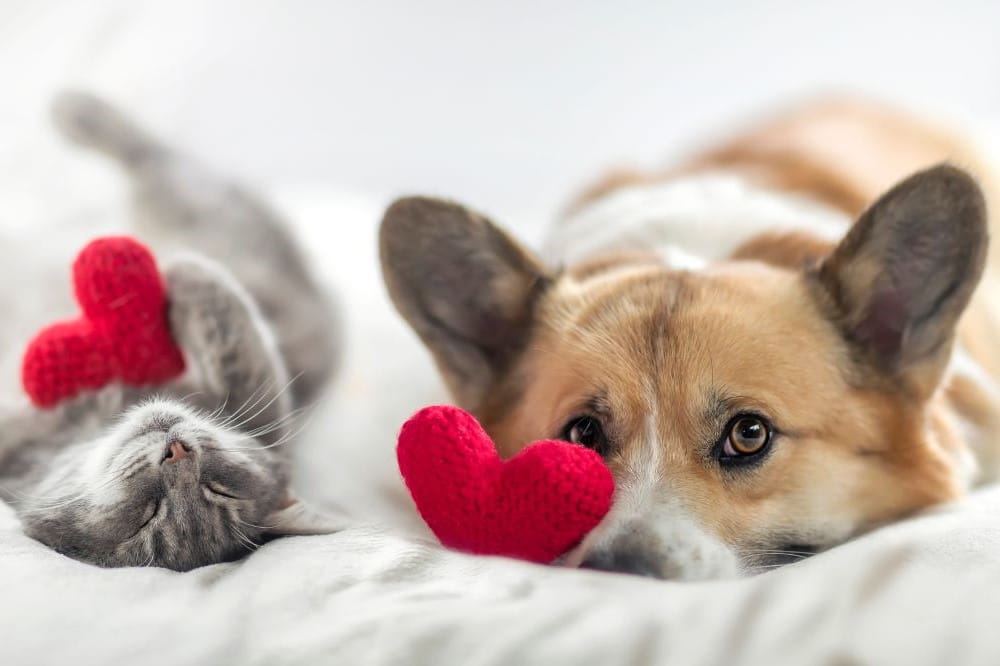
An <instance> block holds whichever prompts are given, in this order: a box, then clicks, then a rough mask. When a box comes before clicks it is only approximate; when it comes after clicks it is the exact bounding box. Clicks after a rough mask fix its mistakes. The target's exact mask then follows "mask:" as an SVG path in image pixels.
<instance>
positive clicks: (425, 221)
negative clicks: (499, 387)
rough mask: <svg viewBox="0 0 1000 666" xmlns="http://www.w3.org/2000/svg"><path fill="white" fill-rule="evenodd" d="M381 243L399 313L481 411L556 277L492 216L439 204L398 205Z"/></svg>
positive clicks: (462, 398) (411, 201)
mask: <svg viewBox="0 0 1000 666" xmlns="http://www.w3.org/2000/svg"><path fill="white" fill-rule="evenodd" d="M379 245H380V253H381V258H382V273H383V276H384V278H385V282H386V285H387V287H388V289H389V295H390V296H391V298H392V300H393V302H394V303H395V304H396V308H397V309H398V310H399V312H400V314H402V315H403V317H404V318H405V319H406V320H407V321H408V322H409V323H410V325H411V326H412V327H413V329H414V330H415V331H416V332H417V334H418V335H419V336H420V338H421V339H422V340H423V341H424V343H425V344H426V345H427V346H428V347H429V348H430V350H431V352H432V353H433V355H434V359H435V361H436V362H437V365H438V367H439V368H440V370H441V372H442V374H443V375H444V377H445V380H446V381H447V383H448V386H449V388H450V389H451V392H452V394H453V396H454V397H455V399H456V400H457V402H458V403H459V404H460V405H461V406H462V407H464V408H466V409H469V410H475V409H476V408H477V407H478V406H480V405H481V404H482V402H483V400H484V399H485V398H486V397H487V395H488V391H489V390H490V389H491V388H493V387H494V386H495V385H496V383H497V381H498V380H500V379H501V377H502V375H503V373H504V372H505V371H506V370H507V369H508V368H509V366H510V364H511V362H512V361H513V360H514V358H515V357H516V355H517V354H518V352H520V351H521V350H522V348H523V346H524V344H525V342H526V340H527V338H528V335H529V334H530V329H531V325H532V321H533V311H534V308H535V304H536V303H537V301H538V298H539V296H540V295H541V294H542V293H543V291H544V290H545V288H546V286H547V285H548V284H549V283H550V276H549V273H548V272H547V271H546V270H545V268H544V267H543V266H542V264H541V262H539V261H538V260H537V259H536V258H535V257H534V256H533V255H532V254H530V253H529V252H528V251H527V250H525V249H524V248H522V247H521V246H520V245H519V244H518V243H517V242H516V241H515V240H513V239H512V238H511V237H509V236H508V235H507V234H506V233H504V232H503V231H501V230H500V229H499V228H497V227H496V226H495V225H494V224H493V223H492V222H490V221H489V220H487V219H486V218H485V217H482V216H481V215H478V214H476V213H474V212H471V211H469V210H467V209H465V208H463V207H462V206H459V205H457V204H454V203H450V202H447V201H441V200H438V199H428V198H422V197H410V198H406V199H400V200H399V201H396V202H395V203H394V204H393V205H392V206H390V208H389V210H388V211H386V214H385V217H384V218H383V220H382V228H381V230H380V233H379Z"/></svg>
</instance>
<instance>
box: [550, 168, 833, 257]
mask: <svg viewBox="0 0 1000 666" xmlns="http://www.w3.org/2000/svg"><path fill="white" fill-rule="evenodd" d="M849 223H850V220H849V219H848V218H847V216H845V215H844V214H843V213H841V212H839V211H836V210H834V209H832V208H830V207H828V206H825V205H823V204H820V203H817V202H814V201H811V200H809V199H806V198H803V197H798V196H794V195H789V194H781V193H776V192H772V191H769V190H766V189H763V188H759V187H755V186H753V185H750V184H748V183H747V182H746V181H745V180H743V179H742V178H740V177H739V176H737V175H734V174H727V173H721V172H720V173H712V174H706V175H700V176H692V177H689V178H681V179H677V180H671V181H666V182H661V183H652V184H645V185H635V186H631V187H624V188H622V189H619V190H616V191H614V192H612V193H611V194H609V195H607V196H604V197H602V198H600V199H598V200H597V201H594V202H593V203H591V204H588V205H587V206H586V207H584V208H583V209H581V210H579V211H577V212H575V213H573V214H572V215H570V216H568V217H566V218H565V219H563V220H561V221H560V222H559V223H558V224H556V225H555V227H554V229H553V230H552V233H550V235H549V239H548V242H547V243H546V246H545V251H546V255H547V258H548V259H550V260H553V261H554V262H557V263H572V262H575V261H579V260H581V259H584V258H586V257H588V256H590V255H593V254H595V253H598V252H602V251H607V250H631V249H643V250H654V251H656V252H658V253H660V254H661V255H662V257H663V259H664V261H665V262H666V263H667V264H668V265H670V266H673V267H676V268H680V269H697V268H700V267H701V266H703V265H704V264H705V263H706V262H712V261H717V260H719V259H723V258H725V257H726V256H728V255H729V254H731V253H732V252H733V250H735V249H736V248H737V247H739V245H740V244H741V243H743V242H745V241H746V240H748V239H750V238H752V237H754V236H756V235H758V234H761V233H763V232H766V231H780V230H791V229H802V230H806V231H810V232H812V233H815V234H817V235H819V236H821V237H823V238H829V239H832V240H834V239H838V238H840V237H841V236H842V235H843V234H844V231H845V230H846V228H847V226H848V224H849Z"/></svg>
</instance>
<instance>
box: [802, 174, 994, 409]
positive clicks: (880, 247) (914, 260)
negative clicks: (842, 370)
mask: <svg viewBox="0 0 1000 666" xmlns="http://www.w3.org/2000/svg"><path fill="white" fill-rule="evenodd" d="M987 245H988V233H987V217H986V204H985V202H984V200H983V194H982V192H981V191H980V189H979V186H978V185H976V183H975V181H974V180H973V179H972V178H971V177H970V176H969V175H968V174H966V173H965V172H964V171H961V170H960V169H956V168H954V167H951V166H945V165H942V166H937V167H934V168H931V169H928V170H926V171H922V172H920V173H917V174H915V175H913V176H910V177H909V178H907V179H906V180H904V181H903V182H901V183H899V184H898V185H896V186H895V187H894V188H892V189H891V190H890V191H889V192H888V193H886V194H885V195H884V196H882V198H880V199H879V200H878V201H877V202H875V204H874V205H873V206H872V207H871V208H869V209H868V211H867V212H865V213H864V214H863V215H862V216H861V218H860V219H859V220H858V221H857V223H855V225H854V227H853V228H852V229H851V230H850V232H849V233H848V234H847V236H846V237H845V238H844V240H843V241H842V242H841V243H840V245H839V246H838V247H837V249H836V250H835V251H834V252H833V254H832V255H831V256H830V257H828V258H827V259H826V260H825V261H824V262H823V263H822V264H821V266H820V268H819V272H818V277H819V281H820V284H821V285H822V287H823V288H824V290H825V292H826V294H828V296H829V297H830V298H829V299H828V300H832V302H833V309H834V312H835V319H836V320H837V323H838V324H839V325H840V327H841V330H842V331H843V333H844V335H845V337H846V338H847V340H848V341H849V343H851V345H852V346H853V348H854V349H855V350H856V352H858V353H859V355H860V357H861V358H863V359H865V360H866V361H867V362H868V363H869V364H873V365H874V366H875V368H876V369H877V370H878V371H879V372H880V373H881V374H883V375H886V376H889V377H890V378H892V379H894V380H903V381H904V383H905V384H906V385H907V386H908V387H910V388H911V389H912V390H916V391H917V392H918V393H919V394H921V395H927V394H929V392H930V391H932V390H933V389H934V388H935V387H936V385H937V383H938V382H939V381H940V376H941V373H942V372H943V370H944V367H945V364H946V363H947V361H948V358H949V356H950V351H951V345H952V341H953V338H954V333H955V327H956V324H957V322H958V319H959V317H960V316H961V314H962V312H963V311H964V310H965V307H966V305H968V302H969V299H970V298H971V296H972V293H973V291H974V290H975V288H976V285H977V284H978V283H979V278H980V276H981V275H982V271H983V264H984V262H985V259H986V250H987Z"/></svg>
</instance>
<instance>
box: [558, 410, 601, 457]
mask: <svg viewBox="0 0 1000 666" xmlns="http://www.w3.org/2000/svg"><path fill="white" fill-rule="evenodd" d="M562 439H565V440H566V441H569V442H573V443H574V444H579V445H580V446H586V447H587V448H588V449H594V450H595V451H597V452H598V453H599V454H601V455H602V456H603V455H605V454H607V452H608V438H607V437H606V436H605V434H604V428H603V427H601V422H600V421H598V420H597V419H595V418H594V417H593V416H578V417H576V418H574V419H571V420H570V421H569V423H567V424H566V426H565V427H564V428H563V433H562Z"/></svg>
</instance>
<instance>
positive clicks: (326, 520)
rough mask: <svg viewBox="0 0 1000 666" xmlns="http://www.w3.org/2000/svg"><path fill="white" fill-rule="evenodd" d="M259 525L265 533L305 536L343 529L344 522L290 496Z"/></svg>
mask: <svg viewBox="0 0 1000 666" xmlns="http://www.w3.org/2000/svg"><path fill="white" fill-rule="evenodd" d="M261 525H263V526H264V528H265V530H264V531H265V532H266V533H267V534H271V535H274V536H295V535H302V536H305V535H311V534H333V533H334V532H338V531H340V530H342V529H344V527H345V522H344V521H342V520H338V519H335V518H333V517H332V516H329V515H327V514H325V513H323V512H321V511H319V510H318V509H316V508H314V507H312V506H310V505H309V504H307V503H306V502H303V501H302V500H300V499H296V498H294V497H292V498H289V499H288V500H286V501H285V502H283V503H282V506H280V507H279V508H278V509H276V510H274V511H272V512H271V513H270V514H269V515H268V516H267V517H266V518H264V521H263V522H262V523H261Z"/></svg>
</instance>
